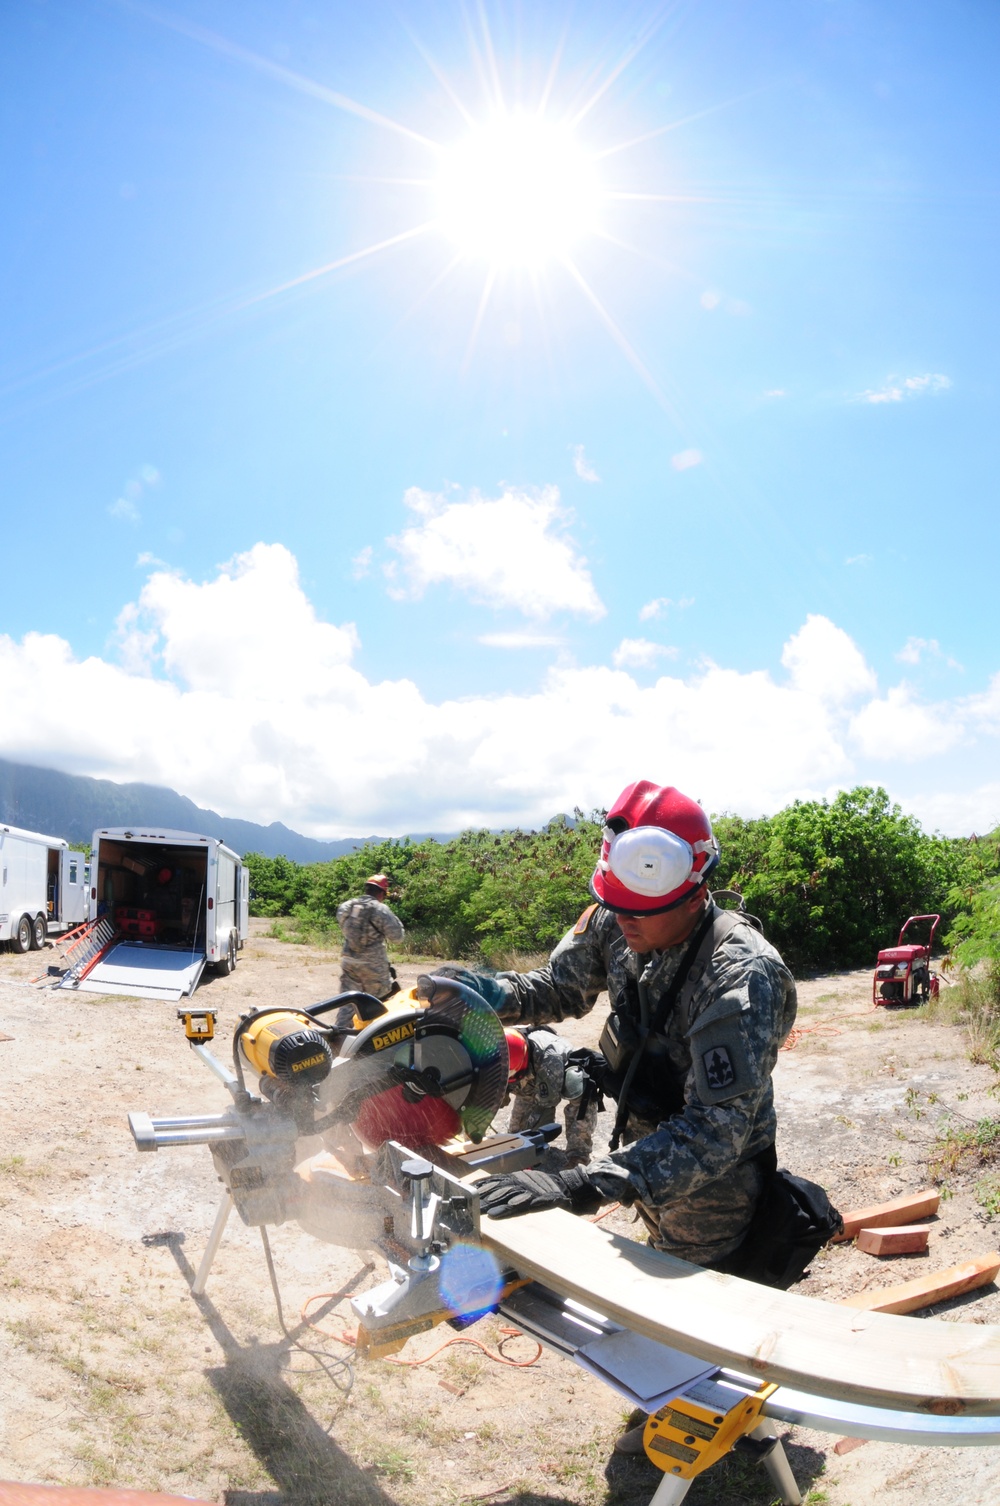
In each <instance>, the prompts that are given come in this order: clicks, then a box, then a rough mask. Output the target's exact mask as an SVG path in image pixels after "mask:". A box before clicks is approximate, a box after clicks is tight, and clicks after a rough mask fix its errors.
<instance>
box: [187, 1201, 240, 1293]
mask: <svg viewBox="0 0 1000 1506" xmlns="http://www.w3.org/2000/svg"><path fill="white" fill-rule="evenodd" d="M232 1211H233V1195H232V1193H231V1192H230V1191H229V1188H228V1187H227V1188H226V1190H225V1192H224V1193H223V1195H222V1202H221V1203H220V1204H219V1211H218V1212H217V1213H216V1215H215V1223H214V1224H213V1225H212V1232H211V1234H210V1235H209V1236H208V1244H207V1245H206V1246H205V1253H204V1255H203V1256H202V1257H201V1265H200V1266H199V1267H198V1274H197V1275H196V1276H195V1278H194V1281H193V1282H192V1283H191V1295H192V1296H193V1297H203V1296H204V1295H205V1287H206V1286H207V1285H208V1273H209V1271H210V1270H211V1269H212V1262H213V1261H214V1259H215V1257H216V1255H217V1254H218V1253H219V1246H220V1245H221V1243H222V1236H223V1234H225V1232H226V1225H227V1224H228V1222H229V1215H230V1214H231V1213H232Z"/></svg>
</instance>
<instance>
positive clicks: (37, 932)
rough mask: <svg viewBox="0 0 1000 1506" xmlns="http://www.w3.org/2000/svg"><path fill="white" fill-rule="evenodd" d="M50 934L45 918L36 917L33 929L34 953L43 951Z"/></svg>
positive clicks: (32, 942) (41, 916)
mask: <svg viewBox="0 0 1000 1506" xmlns="http://www.w3.org/2000/svg"><path fill="white" fill-rule="evenodd" d="M48 934H49V928H48V925H47V923H46V920H45V916H44V915H36V916H35V920H34V924H33V925H32V927H31V945H32V949H33V950H34V951H36V952H40V951H41V950H42V947H43V946H44V945H45V940H46V937H47V936H48Z"/></svg>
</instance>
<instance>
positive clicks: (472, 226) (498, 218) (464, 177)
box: [435, 114, 603, 271]
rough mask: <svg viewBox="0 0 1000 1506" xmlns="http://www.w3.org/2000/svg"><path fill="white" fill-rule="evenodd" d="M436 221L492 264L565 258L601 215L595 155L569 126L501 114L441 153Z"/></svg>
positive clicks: (470, 254) (471, 255) (527, 264)
mask: <svg viewBox="0 0 1000 1506" xmlns="http://www.w3.org/2000/svg"><path fill="white" fill-rule="evenodd" d="M435 191H436V199H437V224H438V226H439V228H440V229H441V230H442V231H443V232H444V233H445V235H447V236H448V238H449V239H450V240H451V241H452V242H453V243H454V245H455V246H456V248H457V250H458V251H459V252H460V253H461V254H462V255H463V256H464V257H466V258H468V259H469V260H476V261H480V262H485V263H487V264H488V265H489V266H490V267H491V268H493V269H494V270H496V271H502V270H506V269H508V268H515V267H522V268H529V269H538V268H539V267H541V266H542V265H543V264H544V263H545V262H547V261H551V260H553V259H560V258H563V257H565V256H567V255H569V253H570V252H571V251H572V249H573V248H574V246H575V245H576V244H577V243H578V242H579V241H580V240H581V239H582V238H583V237H584V236H586V235H588V234H591V233H593V232H594V231H595V230H596V229H597V228H598V224H599V220H600V211H601V206H602V199H603V193H602V188H601V182H600V178H599V175H598V172H597V167H596V164H595V162H594V161H593V160H592V159H591V158H590V157H588V155H587V153H586V152H585V151H584V150H583V148H582V147H581V145H580V143H579V141H578V140H577V139H576V137H575V136H574V134H573V131H572V130H571V128H570V127H568V126H561V125H556V124H553V123H552V122H549V121H546V120H543V119H541V118H540V117H539V116H537V115H528V114H524V115H519V114H517V115H506V114H505V115H500V116H498V117H496V118H494V119H493V120H491V121H490V122H489V123H488V124H486V125H482V126H478V127H476V128H474V129H473V130H472V131H470V133H469V134H468V135H467V136H466V137H465V138H464V139H463V140H462V141H461V142H459V143H458V144H457V145H456V146H453V147H451V148H449V149H447V150H446V151H445V152H444V153H443V154H442V160H441V166H440V170H439V173H438V176H437V180H436V183H435Z"/></svg>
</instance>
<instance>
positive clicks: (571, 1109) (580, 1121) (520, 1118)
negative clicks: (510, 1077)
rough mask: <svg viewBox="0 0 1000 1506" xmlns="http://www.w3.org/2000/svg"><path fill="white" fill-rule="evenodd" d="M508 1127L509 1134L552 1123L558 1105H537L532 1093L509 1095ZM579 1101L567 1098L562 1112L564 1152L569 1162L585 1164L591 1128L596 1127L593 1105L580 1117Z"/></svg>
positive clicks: (589, 1150)
mask: <svg viewBox="0 0 1000 1506" xmlns="http://www.w3.org/2000/svg"><path fill="white" fill-rule="evenodd" d="M512 1097H513V1099H514V1102H513V1105H512V1107H511V1111H510V1121H509V1125H508V1128H509V1129H510V1130H511V1132H512V1133H515V1134H516V1133H519V1132H520V1131H521V1130H535V1129H540V1128H541V1126H542V1125H543V1124H552V1123H554V1121H555V1117H556V1109H557V1108H558V1104H554V1103H548V1102H543V1103H539V1101H538V1099H537V1098H536V1097H535V1096H534V1094H533V1093H516V1092H515V1093H513V1094H512ZM582 1102H583V1100H582V1098H568V1099H567V1100H566V1105H565V1107H564V1109H563V1123H564V1125H565V1126H566V1151H567V1154H568V1155H569V1156H570V1157H571V1159H573V1160H579V1161H589V1160H590V1157H591V1154H592V1152H593V1149H594V1128H595V1126H596V1124H597V1103H596V1101H595V1100H593V1099H592V1100H591V1102H590V1104H589V1105H588V1107H587V1111H586V1113H585V1114H583V1115H582V1116H581V1114H580V1104H581V1103H582Z"/></svg>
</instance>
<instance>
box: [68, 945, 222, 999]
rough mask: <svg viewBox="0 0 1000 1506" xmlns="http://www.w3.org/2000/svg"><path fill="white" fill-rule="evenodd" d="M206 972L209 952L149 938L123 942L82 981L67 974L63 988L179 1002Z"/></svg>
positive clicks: (105, 956)
mask: <svg viewBox="0 0 1000 1506" xmlns="http://www.w3.org/2000/svg"><path fill="white" fill-rule="evenodd" d="M204 971H205V953H204V952H190V951H188V950H187V949H184V950H183V951H182V950H180V949H179V948H177V947H167V946H155V945H152V944H150V943H149V942H145V941H119V942H117V943H116V944H115V945H114V946H113V947H111V948H110V949H109V950H108V951H107V952H106V953H105V955H104V956H103V957H101V959H100V961H99V962H97V963H96V965H95V966H94V967H92V968H90V969H89V971H88V972H87V974H86V976H85V977H83V978H81V979H80V980H79V981H77V980H76V979H73V978H71V977H69V976H67V977H66V978H65V979H64V980H63V982H62V983H61V984H60V987H61V988H68V989H71V990H72V991H73V992H75V993H84V994H126V995H128V996H129V997H130V998H133V999H163V1000H165V1002H166V1003H168V1004H172V1003H173V1004H175V1003H176V1002H177V1001H178V999H183V998H185V997H186V996H187V995H189V994H193V993H194V991H195V989H196V988H197V987H198V984H199V982H200V981H201V975H202V973H203V972H204Z"/></svg>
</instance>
